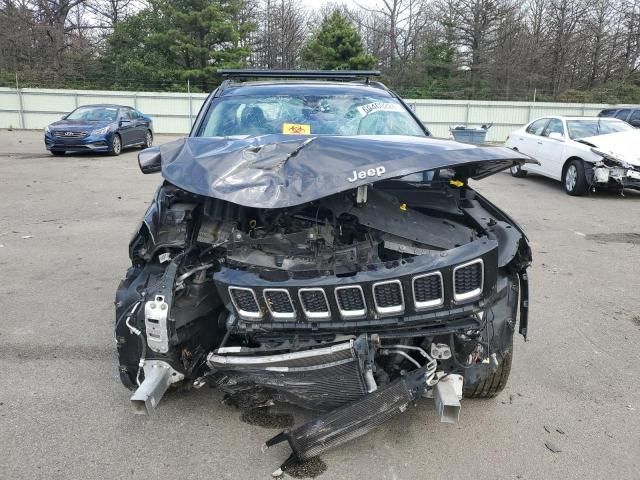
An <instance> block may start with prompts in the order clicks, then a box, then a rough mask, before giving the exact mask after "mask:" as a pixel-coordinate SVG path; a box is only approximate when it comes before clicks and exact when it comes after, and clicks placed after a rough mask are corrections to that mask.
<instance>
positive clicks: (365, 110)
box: [358, 102, 404, 117]
mask: <svg viewBox="0 0 640 480" xmlns="http://www.w3.org/2000/svg"><path fill="white" fill-rule="evenodd" d="M358 112H360V115H362V116H363V117H366V116H367V115H369V114H370V113H373V112H404V108H402V105H398V104H397V103H385V102H373V103H367V104H366V105H360V106H359V107H358Z"/></svg>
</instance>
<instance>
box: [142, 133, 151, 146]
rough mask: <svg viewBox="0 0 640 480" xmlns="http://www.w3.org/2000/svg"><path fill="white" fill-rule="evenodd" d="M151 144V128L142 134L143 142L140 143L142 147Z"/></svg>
mask: <svg viewBox="0 0 640 480" xmlns="http://www.w3.org/2000/svg"><path fill="white" fill-rule="evenodd" d="M152 145H153V133H151V130H147V133H145V135H144V143H143V144H142V148H149V147H151V146H152Z"/></svg>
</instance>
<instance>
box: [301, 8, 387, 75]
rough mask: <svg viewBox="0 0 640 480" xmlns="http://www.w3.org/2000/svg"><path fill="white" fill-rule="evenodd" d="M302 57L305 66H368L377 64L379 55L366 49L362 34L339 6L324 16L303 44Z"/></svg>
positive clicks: (327, 68)
mask: <svg viewBox="0 0 640 480" xmlns="http://www.w3.org/2000/svg"><path fill="white" fill-rule="evenodd" d="M301 57H302V64H303V65H304V66H305V67H309V68H320V69H323V70H347V69H352V70H365V69H368V68H372V67H374V66H375V65H376V64H377V60H376V58H375V57H374V56H373V55H370V54H368V53H366V52H365V50H364V46H363V45H362V39H361V38H360V34H358V32H357V30H356V29H355V28H354V27H353V25H352V24H351V22H349V20H348V19H347V18H346V17H345V16H344V15H343V14H342V13H340V11H339V10H334V11H333V13H331V15H329V16H327V17H325V18H324V20H322V24H321V25H320V28H319V29H318V31H316V32H315V33H314V34H313V36H312V37H311V38H310V39H309V40H308V41H307V43H306V44H305V46H304V47H303V48H302V52H301Z"/></svg>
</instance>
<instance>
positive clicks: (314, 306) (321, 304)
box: [298, 288, 330, 318]
mask: <svg viewBox="0 0 640 480" xmlns="http://www.w3.org/2000/svg"><path fill="white" fill-rule="evenodd" d="M298 296H299V297H300V303H301V304H302V310H303V311H304V314H305V315H306V316H307V318H329V315H330V310H329V302H328V301H327V295H326V294H325V293H324V290H323V289H322V288H301V289H300V290H298Z"/></svg>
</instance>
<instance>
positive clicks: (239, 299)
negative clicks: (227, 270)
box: [229, 287, 262, 320]
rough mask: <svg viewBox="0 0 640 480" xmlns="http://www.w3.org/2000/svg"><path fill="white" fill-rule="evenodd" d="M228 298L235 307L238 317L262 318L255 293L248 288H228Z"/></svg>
mask: <svg viewBox="0 0 640 480" xmlns="http://www.w3.org/2000/svg"><path fill="white" fill-rule="evenodd" d="M229 296H230V297H231V301H232V302H233V306H234V307H236V310H237V311H238V315H240V316H241V317H242V318H245V319H254V320H255V319H258V318H262V310H260V306H259V305H258V299H257V298H256V294H255V292H254V291H253V290H252V289H250V288H244V287H229Z"/></svg>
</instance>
